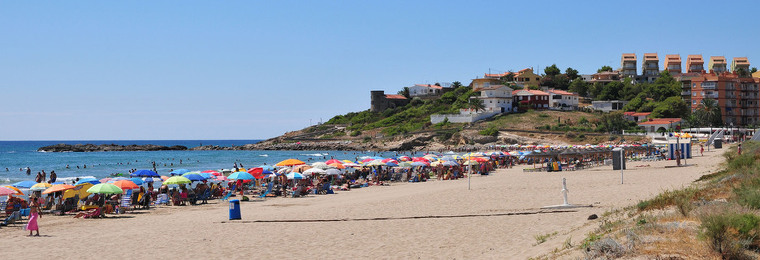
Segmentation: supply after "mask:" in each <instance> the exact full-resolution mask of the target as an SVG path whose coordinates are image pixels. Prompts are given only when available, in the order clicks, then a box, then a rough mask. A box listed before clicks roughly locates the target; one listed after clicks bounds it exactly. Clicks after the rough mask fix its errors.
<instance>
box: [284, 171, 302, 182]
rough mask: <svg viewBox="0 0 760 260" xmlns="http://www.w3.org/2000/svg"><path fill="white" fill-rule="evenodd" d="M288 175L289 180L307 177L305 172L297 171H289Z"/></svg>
mask: <svg viewBox="0 0 760 260" xmlns="http://www.w3.org/2000/svg"><path fill="white" fill-rule="evenodd" d="M286 177H288V180H300V179H303V178H305V176H303V174H300V173H297V172H291V173H288V175H286Z"/></svg>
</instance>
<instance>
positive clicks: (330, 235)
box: [0, 150, 724, 258]
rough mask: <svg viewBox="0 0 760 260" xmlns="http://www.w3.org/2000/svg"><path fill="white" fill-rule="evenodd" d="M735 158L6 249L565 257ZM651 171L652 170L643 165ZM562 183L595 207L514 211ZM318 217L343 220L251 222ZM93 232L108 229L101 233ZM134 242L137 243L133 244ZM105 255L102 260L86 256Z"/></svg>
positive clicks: (200, 213)
mask: <svg viewBox="0 0 760 260" xmlns="http://www.w3.org/2000/svg"><path fill="white" fill-rule="evenodd" d="M723 151H724V150H717V151H716V150H713V151H710V152H706V153H705V155H706V156H705V157H704V158H701V157H694V158H693V159H691V162H693V163H696V164H693V166H691V167H681V168H675V169H674V168H668V169H667V170H665V167H666V166H669V165H673V164H674V163H675V162H672V161H655V162H640V161H639V162H634V161H632V162H630V168H629V170H626V171H625V174H626V184H623V185H620V184H619V180H620V179H619V178H620V172H619V171H613V170H612V169H611V167H610V166H602V167H597V168H592V169H586V170H579V171H566V172H559V173H557V172H553V173H552V172H539V173H527V172H523V171H522V168H525V167H530V166H529V165H521V166H520V167H515V168H511V169H498V170H496V171H495V172H493V173H492V174H490V175H488V176H479V175H478V176H474V177H473V178H472V188H473V189H472V190H467V179H459V180H453V181H435V180H433V181H429V182H425V183H392V184H391V185H390V186H370V187H367V188H362V189H356V190H351V191H347V192H340V191H338V192H337V193H338V194H335V195H310V196H308V197H305V198H274V199H266V200H256V201H251V202H242V203H241V211H242V220H240V221H229V220H228V218H227V213H228V212H227V211H228V205H227V203H226V202H220V201H218V200H215V201H212V203H211V204H208V205H202V206H185V207H160V208H158V209H156V210H150V211H148V212H149V213H147V214H145V213H144V212H145V211H137V213H127V214H124V215H121V216H119V217H114V218H111V217H109V218H106V219H95V220H82V219H73V218H71V217H68V216H67V217H54V216H43V218H42V219H41V220H40V226H41V231H42V232H41V233H42V235H43V237H42V238H25V237H23V236H24V235H25V232H24V231H23V230H20V228H19V225H16V226H13V227H3V228H2V229H0V241H2V243H3V244H4V245H7V246H6V247H5V250H7V251H8V252H7V253H8V254H22V253H23V250H24V249H25V248H26V247H27V246H33V247H37V248H66V249H68V250H65V251H63V252H60V251H59V250H41V251H42V252H40V253H39V254H38V255H37V256H38V257H40V258H42V257H61V256H63V257H83V256H82V255H81V254H79V253H76V252H82V251H83V250H86V249H87V248H104V247H105V248H109V251H110V252H109V253H110V254H117V255H130V256H132V257H151V258H157V257H170V258H175V257H176V258H179V257H202V256H211V257H214V256H217V257H221V256H224V257H250V255H251V254H255V255H256V256H257V257H259V258H263V257H282V256H283V255H282V254H283V252H287V255H288V256H289V257H292V258H296V257H299V258H300V257H314V256H324V257H328V256H331V257H337V258H377V257H379V256H384V257H391V258H413V257H421V258H504V256H507V257H511V258H527V257H533V256H537V255H542V254H546V253H549V252H551V251H552V249H553V248H557V247H560V248H561V245H562V243H563V242H564V241H565V240H566V239H567V238H568V237H570V238H571V239H572V241H573V243H574V244H576V245H577V244H578V243H579V241H581V240H582V239H583V237H584V236H585V234H586V233H587V232H588V231H589V230H591V229H593V228H595V227H596V226H598V224H599V220H586V218H587V217H588V216H589V215H590V214H597V215H602V214H603V213H604V212H605V211H608V210H613V209H615V208H619V207H625V206H630V205H632V204H635V203H636V202H637V201H638V200H642V199H646V198H649V197H651V196H654V195H655V194H657V193H659V192H662V191H663V190H665V189H674V188H680V187H682V186H684V185H689V184H690V183H692V182H693V181H694V180H696V179H697V178H699V177H700V176H702V175H704V174H706V173H707V172H710V171H713V170H714V169H715V168H717V167H718V166H719V165H720V162H722V160H723V158H722V156H720V155H721V154H722V152H723ZM646 165H649V166H648V167H637V166H646ZM562 177H565V178H567V183H568V189H569V190H570V193H569V200H570V203H573V204H584V205H588V204H592V205H593V207H592V208H579V209H575V210H573V211H570V212H558V213H539V214H526V215H514V214H513V215H509V214H508V213H520V212H536V211H540V210H539V209H540V207H543V206H547V205H556V204H560V203H561V202H562V199H561V195H560V189H561V179H562ZM426 216H460V217H430V218H426ZM383 218H384V219H383ZM308 219H317V220H331V221H318V222H295V223H292V222H265V223H257V222H246V221H256V220H263V221H267V220H279V221H283V220H308ZM351 219H354V221H351ZM356 219H360V220H356ZM361 219H372V220H361ZM344 220H349V221H344ZM93 227H96V228H97V229H98V232H93V230H92V228H93ZM552 232H557V235H554V236H552V237H550V238H549V239H548V240H547V241H546V242H544V243H541V244H536V239H535V238H534V237H535V236H536V235H540V234H551V233H552ZM73 234H88V237H89V240H88V241H92V242H91V243H87V244H85V243H80V244H74V245H71V243H69V242H67V241H68V239H62V238H67V237H70V236H71V235H73ZM146 237H147V238H150V239H151V241H154V240H155V241H161V243H156V246H155V247H147V248H146V247H144V244H143V243H140V242H138V241H142V240H143V239H144V238H146ZM115 238H124V239H115ZM430 238H435V239H430ZM125 239H126V241H133V242H128V243H127V244H125V243H124V242H123V241H124V240H125ZM241 245H257V246H252V247H250V248H245V247H243V248H241ZM187 248H193V250H188V249H187ZM346 248H354V249H357V248H360V249H358V250H346ZM69 252H70V253H69ZM199 252H202V253H200V254H199ZM95 257H98V256H95V255H91V256H84V258H95ZM318 258H319V257H318Z"/></svg>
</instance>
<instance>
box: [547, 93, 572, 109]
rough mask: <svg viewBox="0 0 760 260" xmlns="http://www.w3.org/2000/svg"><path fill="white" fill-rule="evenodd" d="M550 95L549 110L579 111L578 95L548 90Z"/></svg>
mask: <svg viewBox="0 0 760 260" xmlns="http://www.w3.org/2000/svg"><path fill="white" fill-rule="evenodd" d="M546 93H549V108H550V109H558V110H575V109H578V94H576V93H571V92H567V91H564V90H558V89H549V90H546Z"/></svg>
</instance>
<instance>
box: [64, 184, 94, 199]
mask: <svg viewBox="0 0 760 260" xmlns="http://www.w3.org/2000/svg"><path fill="white" fill-rule="evenodd" d="M92 186H93V185H92V183H89V182H86V183H83V184H79V185H74V188H72V189H68V190H66V191H64V192H63V199H66V198H74V197H77V196H78V197H79V198H80V199H82V198H86V197H87V196H90V193H89V192H87V190H88V189H89V188H90V187H92Z"/></svg>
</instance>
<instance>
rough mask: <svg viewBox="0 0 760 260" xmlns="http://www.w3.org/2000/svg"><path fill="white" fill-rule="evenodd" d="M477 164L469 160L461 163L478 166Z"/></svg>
mask: <svg viewBox="0 0 760 260" xmlns="http://www.w3.org/2000/svg"><path fill="white" fill-rule="evenodd" d="M478 164H480V163H478V161H474V160H469V161H466V162H465V163H463V164H462V165H478Z"/></svg>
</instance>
